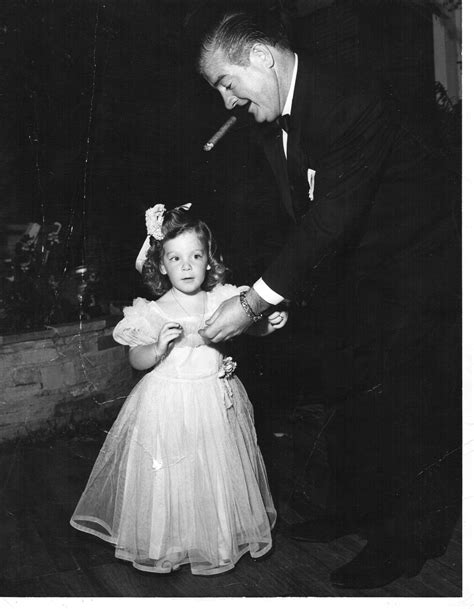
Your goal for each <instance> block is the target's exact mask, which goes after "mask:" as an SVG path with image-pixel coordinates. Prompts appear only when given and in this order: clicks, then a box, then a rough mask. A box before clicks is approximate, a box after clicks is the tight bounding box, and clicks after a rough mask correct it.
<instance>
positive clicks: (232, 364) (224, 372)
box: [217, 356, 237, 379]
mask: <svg viewBox="0 0 474 609" xmlns="http://www.w3.org/2000/svg"><path fill="white" fill-rule="evenodd" d="M236 368H237V362H236V361H234V360H233V359H232V357H230V356H229V357H224V359H223V360H222V365H221V367H220V368H219V371H218V373H217V375H218V377H219V378H221V379H222V378H224V379H230V378H232V377H233V375H234V372H235V369H236Z"/></svg>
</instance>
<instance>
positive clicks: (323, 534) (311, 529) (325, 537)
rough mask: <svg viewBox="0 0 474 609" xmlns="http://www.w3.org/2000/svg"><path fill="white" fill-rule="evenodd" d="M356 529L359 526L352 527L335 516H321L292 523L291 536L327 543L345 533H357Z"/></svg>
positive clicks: (300, 539) (301, 539)
mask: <svg viewBox="0 0 474 609" xmlns="http://www.w3.org/2000/svg"><path fill="white" fill-rule="evenodd" d="M356 530H357V527H355V526H352V527H351V526H349V525H348V524H346V523H345V522H344V521H342V520H338V519H336V518H335V517H332V516H320V517H319V518H315V519H313V520H305V521H304V522H299V523H298V524H294V525H292V526H291V527H290V537H292V538H293V539H297V540H298V541H311V542H320V543H327V542H329V541H333V539H337V538H338V537H342V536H343V535H349V533H355V532H356Z"/></svg>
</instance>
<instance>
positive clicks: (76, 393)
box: [0, 318, 137, 442]
mask: <svg viewBox="0 0 474 609" xmlns="http://www.w3.org/2000/svg"><path fill="white" fill-rule="evenodd" d="M117 321H118V318H107V319H99V320H93V321H87V322H83V324H82V327H80V325H79V323H78V322H75V323H71V324H65V325H61V326H57V327H51V328H50V329H48V330H43V331H39V332H30V333H27V334H18V335H13V336H3V337H2V336H0V442H2V441H4V440H9V439H14V438H16V437H19V436H25V435H28V434H29V433H31V432H32V431H37V430H43V429H44V430H52V431H54V430H56V429H59V428H61V427H64V426H67V425H71V424H74V423H77V422H78V421H81V420H85V419H95V420H100V419H105V418H107V417H112V416H114V415H115V413H116V412H117V411H118V409H119V408H120V406H121V405H122V403H123V401H124V399H125V397H126V396H127V394H128V392H129V391H130V389H131V387H132V386H133V385H134V384H135V383H136V380H137V379H136V378H135V376H134V374H133V371H132V368H131V367H130V364H129V362H128V356H127V351H126V348H125V347H123V346H121V345H118V344H117V343H116V342H115V341H114V339H113V338H112V330H113V327H114V326H115V324H116V323H117Z"/></svg>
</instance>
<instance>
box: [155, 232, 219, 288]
mask: <svg viewBox="0 0 474 609" xmlns="http://www.w3.org/2000/svg"><path fill="white" fill-rule="evenodd" d="M207 264H208V255H207V248H206V247H205V246H204V244H203V243H202V241H201V239H199V237H198V236H197V234H196V233H195V231H188V232H186V233H182V234H181V235H178V236H177V237H175V238H174V239H169V240H168V241H165V242H164V244H163V258H162V261H161V264H160V271H161V272H162V273H163V274H164V275H168V277H169V280H170V281H171V285H172V286H173V287H174V288H176V289H177V290H179V291H180V292H183V293H184V294H190V295H192V294H196V293H197V292H199V290H200V289H201V286H202V284H203V283H204V279H205V278H206V270H207Z"/></svg>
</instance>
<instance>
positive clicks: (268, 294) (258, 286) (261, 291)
mask: <svg viewBox="0 0 474 609" xmlns="http://www.w3.org/2000/svg"><path fill="white" fill-rule="evenodd" d="M253 289H254V290H255V291H256V292H257V294H258V295H259V296H260V298H263V300H265V301H266V302H268V303H269V304H272V305H277V304H279V303H280V302H282V300H284V298H283V296H280V294H277V293H276V292H274V291H273V290H272V289H271V288H269V287H268V286H267V284H266V283H265V282H264V281H263V279H262V278H261V277H260V279H257V281H256V282H255V283H254V284H253Z"/></svg>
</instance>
